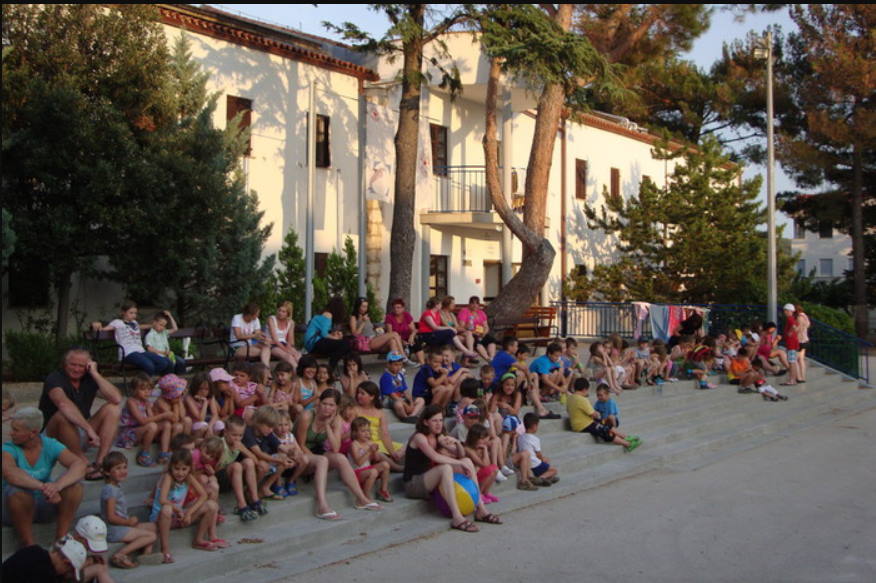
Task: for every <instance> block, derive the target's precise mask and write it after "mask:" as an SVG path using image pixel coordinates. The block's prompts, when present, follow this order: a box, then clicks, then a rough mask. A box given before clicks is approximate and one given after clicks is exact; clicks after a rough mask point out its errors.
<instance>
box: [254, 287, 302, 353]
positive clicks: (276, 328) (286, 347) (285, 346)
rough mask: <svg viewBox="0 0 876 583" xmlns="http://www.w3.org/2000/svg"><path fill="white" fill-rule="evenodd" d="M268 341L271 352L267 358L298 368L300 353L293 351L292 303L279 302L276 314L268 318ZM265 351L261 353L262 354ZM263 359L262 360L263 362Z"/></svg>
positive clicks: (293, 321) (293, 323)
mask: <svg viewBox="0 0 876 583" xmlns="http://www.w3.org/2000/svg"><path fill="white" fill-rule="evenodd" d="M268 340H269V341H270V343H271V351H270V352H269V353H268V358H270V357H271V356H274V357H275V358H277V359H279V360H281V361H285V362H288V363H289V364H291V365H292V367H293V368H297V367H298V359H300V358H301V353H300V352H298V351H297V350H296V349H295V320H293V319H292V302H290V301H284V302H280V305H278V306H277V314H276V315H274V316H271V317H270V318H268ZM265 352H267V351H263V352H262V354H264V353H265ZM264 360H265V358H264V357H263V358H262V361H264Z"/></svg>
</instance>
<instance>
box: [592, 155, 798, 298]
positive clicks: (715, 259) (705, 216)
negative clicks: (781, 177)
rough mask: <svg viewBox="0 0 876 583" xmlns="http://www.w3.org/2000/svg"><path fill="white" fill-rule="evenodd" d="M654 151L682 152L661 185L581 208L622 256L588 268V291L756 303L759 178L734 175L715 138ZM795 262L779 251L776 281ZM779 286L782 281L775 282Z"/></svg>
mask: <svg viewBox="0 0 876 583" xmlns="http://www.w3.org/2000/svg"><path fill="white" fill-rule="evenodd" d="M655 155H656V156H657V157H658V158H664V159H669V158H673V157H682V158H683V160H682V161H679V163H678V164H677V165H676V166H675V169H674V171H673V173H672V175H671V177H670V179H669V184H668V186H667V187H666V188H665V189H660V188H657V186H656V185H655V184H654V183H653V182H651V181H650V180H645V181H643V183H642V185H641V188H640V190H639V195H638V196H637V197H632V198H630V199H629V200H627V201H624V200H623V198H622V197H611V196H609V195H608V194H606V196H605V203H604V205H603V206H602V208H601V209H600V210H599V211H597V210H596V209H594V208H592V207H590V206H587V207H585V214H586V215H587V219H588V226H590V228H593V229H600V230H602V231H604V232H605V233H606V234H613V235H616V236H617V237H618V240H619V243H618V247H617V251H618V253H619V255H620V259H619V261H618V262H617V263H615V264H613V265H600V266H597V268H596V269H595V270H594V274H593V277H592V278H591V280H592V285H593V289H594V290H595V291H598V292H599V293H600V294H601V295H602V296H603V297H605V298H606V299H608V300H609V301H622V300H641V301H650V302H662V303H713V302H715V303H728V304H743V303H762V302H763V298H764V297H765V290H764V286H765V283H764V282H765V279H766V244H767V241H766V237H765V236H764V235H763V233H762V232H759V231H758V230H757V229H758V226H759V225H761V224H762V223H763V222H764V213H763V210H762V208H761V207H760V205H759V204H758V203H757V202H756V199H757V196H758V191H759V187H760V182H759V180H758V179H755V180H748V181H743V182H742V183H741V184H740V183H739V181H738V180H737V177H738V172H739V169H738V168H737V167H735V166H734V165H732V164H729V161H728V159H727V158H726V156H724V155H723V154H722V152H721V149H720V146H719V144H718V143H717V141H716V140H714V139H707V140H705V141H704V143H703V144H702V146H701V147H700V148H699V149H698V150H693V149H690V150H686V151H679V152H678V153H676V154H670V153H669V152H668V151H667V150H665V149H664V148H662V147H658V148H657V151H656V152H655ZM792 261H793V259H792V258H790V257H786V256H780V261H779V274H780V283H783V282H785V281H790V278H791V277H792V273H793V268H792V266H791V263H792ZM780 287H785V286H780Z"/></svg>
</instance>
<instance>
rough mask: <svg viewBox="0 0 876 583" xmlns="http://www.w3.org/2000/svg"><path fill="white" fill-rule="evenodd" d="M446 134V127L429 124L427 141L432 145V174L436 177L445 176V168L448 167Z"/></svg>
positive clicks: (447, 130)
mask: <svg viewBox="0 0 876 583" xmlns="http://www.w3.org/2000/svg"><path fill="white" fill-rule="evenodd" d="M448 133H449V129H448V128H447V126H442V125H438V124H435V123H430V124H429V140H430V141H431V144H432V173H433V174H436V175H438V176H447V167H448V166H449V165H450V157H449V155H448V146H447V142H448V140H447V136H448Z"/></svg>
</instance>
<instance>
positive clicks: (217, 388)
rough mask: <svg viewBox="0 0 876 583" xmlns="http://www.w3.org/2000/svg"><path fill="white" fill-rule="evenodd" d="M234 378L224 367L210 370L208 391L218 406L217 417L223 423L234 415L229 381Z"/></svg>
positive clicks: (232, 396) (232, 395)
mask: <svg viewBox="0 0 876 583" xmlns="http://www.w3.org/2000/svg"><path fill="white" fill-rule="evenodd" d="M233 379H234V377H232V376H231V375H230V374H228V371H227V370H225V369H224V368H214V369H211V370H210V391H211V394H212V395H213V399H215V400H216V404H217V405H218V406H219V413H218V415H219V419H220V420H221V421H222V422H223V423H224V422H226V421H228V418H229V417H231V416H232V415H234V391H233V390H232V388H231V381H232V380H233Z"/></svg>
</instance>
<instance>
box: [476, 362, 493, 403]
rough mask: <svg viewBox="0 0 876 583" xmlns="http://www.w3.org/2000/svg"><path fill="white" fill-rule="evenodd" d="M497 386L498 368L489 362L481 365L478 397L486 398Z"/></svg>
mask: <svg viewBox="0 0 876 583" xmlns="http://www.w3.org/2000/svg"><path fill="white" fill-rule="evenodd" d="M495 388H496V370H495V369H494V368H493V367H492V366H491V365H489V364H485V365H483V366H481V369H480V384H479V385H478V398H484V397H485V396H487V395H488V394H489V393H492V392H493V390H494V389H495Z"/></svg>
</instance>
